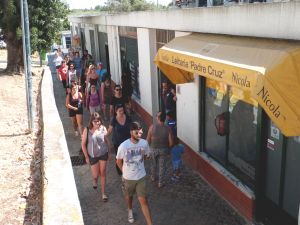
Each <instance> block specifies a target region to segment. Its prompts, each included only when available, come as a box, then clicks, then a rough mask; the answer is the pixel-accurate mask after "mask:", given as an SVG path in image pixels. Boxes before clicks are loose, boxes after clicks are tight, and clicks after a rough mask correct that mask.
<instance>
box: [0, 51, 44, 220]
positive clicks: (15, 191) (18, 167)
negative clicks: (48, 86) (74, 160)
mask: <svg viewBox="0 0 300 225" xmlns="http://www.w3.org/2000/svg"><path fill="white" fill-rule="evenodd" d="M0 54H2V50H1V52H0ZM4 69H5V67H3V66H2V67H0V71H3V70H4ZM42 69H43V68H42V67H33V68H32V71H33V72H34V73H35V74H37V75H36V76H33V77H32V84H33V96H34V98H33V99H34V114H35V129H34V130H33V132H32V133H29V131H28V121H27V107H26V92H25V77H24V75H23V76H20V75H16V76H8V75H5V74H2V75H0V83H1V84H2V85H1V89H0V105H1V107H0V170H1V171H0V196H1V198H0V209H1V210H0V224H26V225H29V224H40V221H41V215H42V214H41V213H42V176H41V160H42V158H41V148H42V114H41V102H40V100H41V97H40V82H41V74H42Z"/></svg>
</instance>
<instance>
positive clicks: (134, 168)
mask: <svg viewBox="0 0 300 225" xmlns="http://www.w3.org/2000/svg"><path fill="white" fill-rule="evenodd" d="M142 134H143V126H142V124H141V123H140V122H133V123H131V124H130V135H131V137H130V139H128V140H126V141H124V142H123V143H122V144H121V145H120V147H119V150H118V154H117V164H118V166H119V168H120V169H121V170H122V172H123V177H122V182H123V185H122V189H123V192H124V194H125V195H126V202H127V206H128V222H129V223H133V222H134V217H133V211H132V201H133V195H134V193H135V192H136V194H137V196H138V199H139V202H140V204H141V208H142V211H143V214H144V217H145V219H146V221H147V224H148V225H150V224H152V220H151V215H150V209H149V205H148V201H147V198H148V197H149V187H148V183H147V177H146V171H145V166H144V161H145V160H146V158H147V154H149V153H150V148H149V145H148V143H147V141H146V140H144V139H141V136H142ZM122 160H123V161H124V163H123V162H122Z"/></svg>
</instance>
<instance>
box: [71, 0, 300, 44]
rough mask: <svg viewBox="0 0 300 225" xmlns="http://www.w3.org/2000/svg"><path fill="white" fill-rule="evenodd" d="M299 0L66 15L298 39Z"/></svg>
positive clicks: (125, 23) (87, 19)
mask: <svg viewBox="0 0 300 225" xmlns="http://www.w3.org/2000/svg"><path fill="white" fill-rule="evenodd" d="M299 12H300V1H288V2H270V3H256V4H238V5H232V6H216V7H201V8H192V9H178V10H165V11H149V12H131V13H119V14H105V15H76V16H75V15H74V16H69V17H68V18H69V21H70V22H85V23H93V24H103V25H109V26H131V27H140V28H151V29H165V30H175V31H189V32H200V33H214V34H224V35H237V36H250V37H265V38H277V39H291V40H300V29H299V27H300V13H299Z"/></svg>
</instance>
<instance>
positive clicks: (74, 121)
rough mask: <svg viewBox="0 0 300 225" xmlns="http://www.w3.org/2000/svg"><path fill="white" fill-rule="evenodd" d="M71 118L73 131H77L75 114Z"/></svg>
mask: <svg viewBox="0 0 300 225" xmlns="http://www.w3.org/2000/svg"><path fill="white" fill-rule="evenodd" d="M71 120H72V125H73V128H74V130H75V131H77V120H76V116H73V117H71Z"/></svg>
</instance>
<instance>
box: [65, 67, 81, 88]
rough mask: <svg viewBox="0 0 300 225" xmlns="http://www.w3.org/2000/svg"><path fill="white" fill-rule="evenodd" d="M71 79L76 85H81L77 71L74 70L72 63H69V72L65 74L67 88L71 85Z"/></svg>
mask: <svg viewBox="0 0 300 225" xmlns="http://www.w3.org/2000/svg"><path fill="white" fill-rule="evenodd" d="M72 79H76V81H77V83H79V85H81V82H80V79H79V75H78V72H77V70H76V69H75V65H74V63H70V66H69V71H68V73H67V82H68V85H69V86H70V85H71V80H72Z"/></svg>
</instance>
